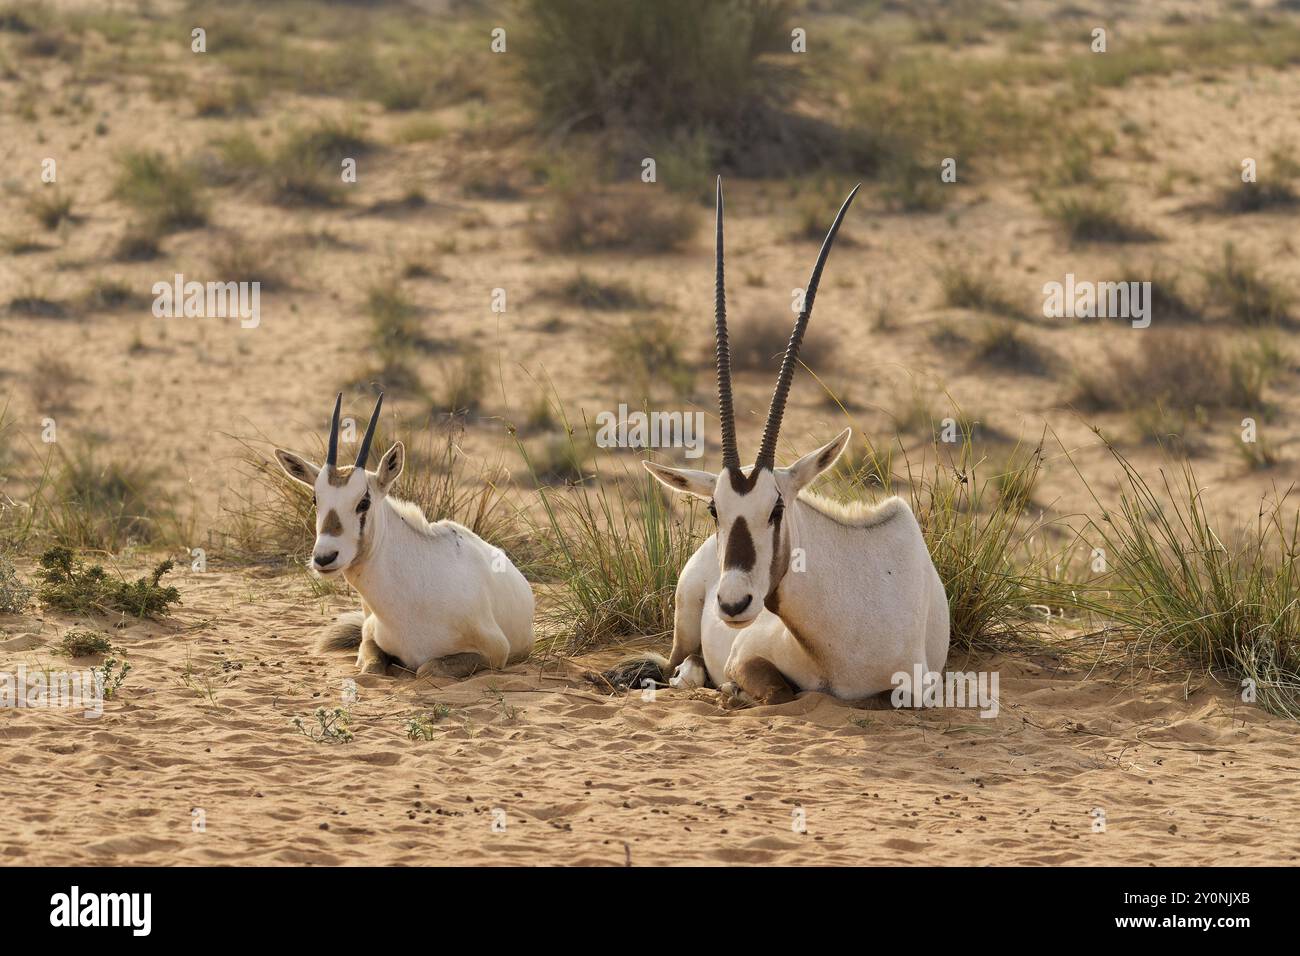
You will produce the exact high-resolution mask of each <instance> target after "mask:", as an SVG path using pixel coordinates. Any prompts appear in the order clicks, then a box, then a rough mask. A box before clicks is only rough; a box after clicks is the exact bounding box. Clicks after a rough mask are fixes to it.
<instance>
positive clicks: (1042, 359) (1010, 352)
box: [974, 320, 1051, 375]
mask: <svg viewBox="0 0 1300 956" xmlns="http://www.w3.org/2000/svg"><path fill="white" fill-rule="evenodd" d="M974 355H975V359H976V361H978V362H982V363H984V364H986V365H991V366H993V367H995V368H1000V369H1006V370H1009V371H1013V372H1019V373H1021V374H1024V375H1045V374H1047V371H1048V368H1049V366H1050V364H1051V363H1050V359H1049V357H1048V354H1047V353H1046V352H1045V351H1044V350H1043V349H1042V348H1040V347H1039V346H1038V345H1037V344H1036V343H1035V342H1034V341H1033V340H1032V339H1030V338H1029V336H1028V335H1026V334H1025V333H1024V332H1023V331H1022V330H1021V328H1020V326H1018V325H1015V324H1013V323H1011V322H1008V321H1005V320H1002V321H990V322H985V323H984V324H983V325H981V326H980V328H979V330H978V332H977V334H976V337H975V342H974Z"/></svg>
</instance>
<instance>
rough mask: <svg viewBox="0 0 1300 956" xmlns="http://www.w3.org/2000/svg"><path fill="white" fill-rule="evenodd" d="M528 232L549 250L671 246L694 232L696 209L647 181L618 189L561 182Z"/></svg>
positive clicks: (645, 249)
mask: <svg viewBox="0 0 1300 956" xmlns="http://www.w3.org/2000/svg"><path fill="white" fill-rule="evenodd" d="M548 207H549V211H548V213H547V214H546V216H545V218H544V219H542V220H541V221H539V222H537V223H534V225H533V229H532V238H533V241H534V242H535V243H536V244H537V246H538V247H539V248H541V249H543V250H546V251H548V252H599V251H606V250H617V251H624V252H641V253H664V252H674V251H676V250H678V249H680V248H681V247H682V246H683V245H685V244H686V243H687V242H688V241H690V239H691V238H692V237H693V236H694V235H695V233H696V231H697V230H698V228H699V224H700V214H699V209H698V208H697V207H696V206H693V205H691V204H690V203H689V202H687V201H685V200H682V199H679V198H677V197H675V196H670V195H664V194H663V193H662V192H656V191H654V190H653V189H651V188H650V187H647V186H639V187H638V186H633V187H627V188H621V189H614V188H608V187H607V188H599V189H592V188H591V187H589V186H582V187H578V186H576V185H572V186H570V185H561V186H556V187H554V188H553V191H552V193H551V198H550V202H549V203H548Z"/></svg>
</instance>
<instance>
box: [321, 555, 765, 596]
mask: <svg viewBox="0 0 1300 956" xmlns="http://www.w3.org/2000/svg"><path fill="white" fill-rule="evenodd" d="M338 556H339V553H338V552H337V551H323V552H317V553H316V554H314V555H312V560H313V561H315V562H316V567H318V568H328V567H329V566H330V565H331V564H333V563H334V559H335V558H337V557H338ZM746 603H748V602H746Z"/></svg>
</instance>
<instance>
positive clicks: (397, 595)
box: [275, 394, 533, 677]
mask: <svg viewBox="0 0 1300 956" xmlns="http://www.w3.org/2000/svg"><path fill="white" fill-rule="evenodd" d="M383 402H384V396H383V395H380V396H379V401H377V402H376V403H375V410H374V413H373V414H372V415H371V416H370V424H369V425H368V426H367V427H366V433H365V437H364V438H363V439H362V440H361V448H360V450H359V451H358V452H357V460H356V463H355V464H353V465H345V466H343V467H342V468H340V467H338V464H337V459H338V446H339V411H340V409H341V407H342V403H343V396H342V394H340V395H339V396H338V398H337V399H335V402H334V419H333V422H332V424H331V425H330V439H329V449H328V451H327V453H326V457H325V464H324V466H323V467H321V466H317V465H313V464H312V463H311V462H309V461H307V460H306V459H304V458H302V457H300V456H298V455H295V454H293V453H292V452H288V451H284V450H282V449H279V448H277V449H276V450H275V457H276V458H277V459H278V460H279V462H280V467H281V468H283V469H284V471H285V474H287V475H288V476H289V477H290V478H292V479H293V480H294V481H297V482H301V483H302V484H304V485H306V486H307V487H309V488H311V489H312V491H313V492H314V495H313V498H312V500H313V503H314V504H315V505H316V545H315V548H314V549H313V553H312V561H311V565H312V569H313V570H314V571H315V572H316V573H317V574H319V575H321V576H322V577H330V576H332V575H335V574H342V575H343V577H344V578H346V579H347V582H348V583H349V584H351V585H352V587H354V588H355V589H356V590H357V593H358V594H360V595H361V608H362V610H361V611H360V612H356V611H353V612H350V613H347V614H343V615H341V616H340V617H339V618H338V620H337V621H336V622H335V623H334V624H333V625H332V626H331V627H330V628H328V629H327V630H326V632H325V633H324V635H322V637H321V640H320V642H319V643H318V645H317V650H318V651H322V652H323V651H328V650H337V649H341V648H351V647H356V648H359V650H358V652H357V666H358V667H359V668H360V669H361V672H362V673H363V674H372V673H383V672H384V671H385V670H387V667H388V664H389V662H390V661H392V660H396V661H397V662H398V663H400V664H402V665H404V666H405V667H407V668H409V669H411V670H414V671H415V672H416V674H417V676H424V675H426V674H431V673H432V674H441V675H444V676H453V677H459V676H463V675H465V674H467V673H469V672H472V671H473V670H476V669H478V668H480V667H503V666H505V664H506V662H507V661H508V660H510V659H512V658H523V657H527V656H528V654H529V653H530V652H531V651H532V647H533V591H532V588H531V587H529V585H528V581H527V580H526V579H525V578H524V576H523V575H522V574H521V573H520V572H519V569H518V568H516V567H515V566H514V564H512V563H511V561H510V559H509V558H508V557H506V555H505V552H503V551H501V549H499V548H495V547H493V546H492V545H490V544H488V543H487V542H486V541H484V540H483V539H482V538H480V537H479V536H478V535H476V534H475V533H474V532H473V531H470V530H469V528H466V527H464V526H463V525H459V524H457V523H456V522H454V521H438V522H434V523H430V522H429V521H428V520H427V519H426V518H425V516H424V514H423V512H421V511H420V508H419V506H417V505H415V504H413V503H412V502H409V501H401V500H399V499H397V498H394V497H392V496H391V495H389V493H388V492H389V490H390V489H391V488H392V487H393V483H394V482H395V481H397V478H398V476H399V475H400V474H401V473H402V466H403V464H404V462H405V459H406V449H405V447H404V446H403V445H402V443H401V442H400V441H399V442H397V443H395V444H394V445H393V447H392V448H390V449H388V451H386V452H384V454H383V457H381V458H380V459H379V468H378V470H377V471H367V470H366V460H367V458H368V457H369V455H370V442H371V439H373V438H374V434H375V424H376V423H377V422H378V421H379V409H380V407H381V406H382V405H383Z"/></svg>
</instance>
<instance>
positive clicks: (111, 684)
mask: <svg viewBox="0 0 1300 956" xmlns="http://www.w3.org/2000/svg"><path fill="white" fill-rule="evenodd" d="M132 669H133V668H132V667H131V662H130V661H119V660H118V659H117V658H116V657H109V658H106V659H105V660H104V663H103V664H101V665H100V666H99V670H98V674H97V677H96V683H99V684H102V685H103V688H104V700H112V699H113V698H115V697H116V696H117V692H118V691H119V690H121V689H122V683H123V682H124V681H125V680H126V675H127V674H129V673H131V671H132Z"/></svg>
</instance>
